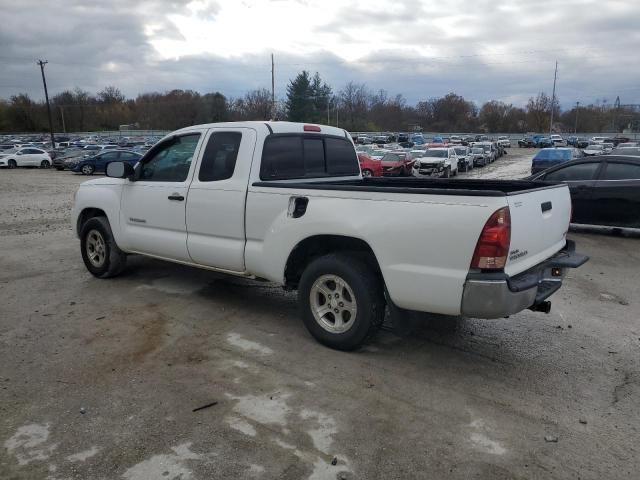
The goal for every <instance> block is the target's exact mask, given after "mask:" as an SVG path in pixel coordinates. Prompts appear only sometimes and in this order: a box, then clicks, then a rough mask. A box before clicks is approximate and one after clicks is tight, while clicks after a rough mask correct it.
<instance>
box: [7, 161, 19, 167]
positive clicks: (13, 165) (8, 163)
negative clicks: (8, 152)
mask: <svg viewBox="0 0 640 480" xmlns="http://www.w3.org/2000/svg"><path fill="white" fill-rule="evenodd" d="M7 166H8V167H9V168H16V167H17V166H18V164H17V163H16V161H15V160H9V161H8V162H7Z"/></svg>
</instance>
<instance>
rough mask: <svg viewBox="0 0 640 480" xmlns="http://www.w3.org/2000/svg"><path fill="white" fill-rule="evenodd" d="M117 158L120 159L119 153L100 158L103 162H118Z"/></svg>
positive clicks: (110, 153) (106, 154) (107, 154)
mask: <svg viewBox="0 0 640 480" xmlns="http://www.w3.org/2000/svg"><path fill="white" fill-rule="evenodd" d="M117 158H118V153H117V152H109V153H105V154H104V155H101V156H100V160H102V161H103V162H113V161H114V160H117Z"/></svg>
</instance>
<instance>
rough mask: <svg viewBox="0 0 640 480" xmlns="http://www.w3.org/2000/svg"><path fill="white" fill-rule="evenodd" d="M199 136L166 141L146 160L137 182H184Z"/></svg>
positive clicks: (187, 136)
mask: <svg viewBox="0 0 640 480" xmlns="http://www.w3.org/2000/svg"><path fill="white" fill-rule="evenodd" d="M199 139H200V134H199V133H196V134H191V135H184V136H181V137H177V138H175V139H174V140H173V141H168V142H167V143H165V144H164V145H162V146H161V147H160V150H158V151H157V152H155V154H154V155H153V157H151V158H150V159H149V160H147V161H146V162H145V163H144V164H143V165H142V167H141V168H142V169H141V171H140V177H139V180H147V181H151V182H184V181H185V180H186V179H187V175H188V174H189V168H190V167H191V162H192V161H193V155H194V153H195V150H196V146H197V145H198V140H199Z"/></svg>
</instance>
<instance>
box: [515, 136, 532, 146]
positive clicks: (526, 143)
mask: <svg viewBox="0 0 640 480" xmlns="http://www.w3.org/2000/svg"><path fill="white" fill-rule="evenodd" d="M535 146H536V142H535V140H534V139H533V138H531V137H524V138H521V139H520V140H518V147H520V148H534V147H535Z"/></svg>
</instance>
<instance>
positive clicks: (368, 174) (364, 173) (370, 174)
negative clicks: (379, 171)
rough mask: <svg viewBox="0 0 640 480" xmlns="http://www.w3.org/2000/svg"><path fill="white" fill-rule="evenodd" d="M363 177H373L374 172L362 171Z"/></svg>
mask: <svg viewBox="0 0 640 480" xmlns="http://www.w3.org/2000/svg"><path fill="white" fill-rule="evenodd" d="M362 176H363V177H373V172H372V171H371V170H362Z"/></svg>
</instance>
